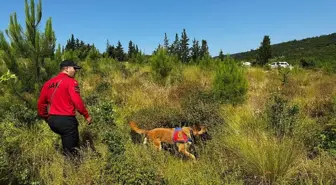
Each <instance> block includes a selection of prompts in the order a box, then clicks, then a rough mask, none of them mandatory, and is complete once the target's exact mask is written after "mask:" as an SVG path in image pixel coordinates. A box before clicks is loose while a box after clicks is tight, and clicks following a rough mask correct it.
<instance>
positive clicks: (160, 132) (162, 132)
mask: <svg viewBox="0 0 336 185" xmlns="http://www.w3.org/2000/svg"><path fill="white" fill-rule="evenodd" d="M129 124H130V127H131V129H132V130H134V131H135V132H136V133H138V134H144V135H145V136H146V137H145V140H144V144H146V143H147V139H148V140H149V141H150V142H151V143H153V144H154V146H155V147H156V149H157V150H158V151H160V150H161V148H162V146H161V143H162V142H163V143H169V144H176V145H177V147H178V151H179V152H181V153H183V154H184V155H185V156H187V157H189V158H191V159H194V160H195V159H196V158H195V156H194V155H193V154H191V153H189V152H188V151H187V150H188V149H189V146H190V145H191V140H192V134H193V135H194V136H200V135H202V134H204V133H206V128H205V127H203V126H202V127H201V130H197V128H196V127H182V128H181V130H175V128H155V129H152V130H144V129H140V128H138V126H137V124H136V123H135V122H134V121H130V123H129ZM175 131H177V132H178V133H176V132H175ZM174 134H175V135H174ZM175 136H176V137H175ZM177 137H180V138H185V140H183V141H176V140H175V141H174V138H177Z"/></svg>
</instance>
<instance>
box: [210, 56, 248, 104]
mask: <svg viewBox="0 0 336 185" xmlns="http://www.w3.org/2000/svg"><path fill="white" fill-rule="evenodd" d="M247 90H248V82H247V79H246V75H245V70H244V68H240V67H239V66H238V64H237V63H236V62H235V61H234V60H233V59H231V58H229V57H227V58H225V61H224V62H222V63H219V65H218V66H217V70H216V75H215V79H214V82H213V91H214V95H215V98H216V99H217V100H218V101H219V102H221V103H231V104H234V105H235V104H239V103H242V102H244V101H245V96H246V94H247Z"/></svg>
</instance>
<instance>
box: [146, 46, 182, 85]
mask: <svg viewBox="0 0 336 185" xmlns="http://www.w3.org/2000/svg"><path fill="white" fill-rule="evenodd" d="M150 62H151V67H152V77H153V78H154V80H155V81H157V82H159V83H164V82H165V81H166V78H167V77H168V75H169V74H170V72H171V71H172V70H173V67H174V64H176V63H177V60H176V58H175V57H174V56H169V55H168V54H167V50H165V49H163V48H161V49H159V50H158V52H157V53H156V54H154V55H153V56H152V57H151V59H150Z"/></svg>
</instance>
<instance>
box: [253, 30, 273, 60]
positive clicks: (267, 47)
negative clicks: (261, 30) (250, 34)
mask: <svg viewBox="0 0 336 185" xmlns="http://www.w3.org/2000/svg"><path fill="white" fill-rule="evenodd" d="M271 57H272V49H271V40H270V38H269V36H268V35H265V36H264V39H263V41H262V43H261V45H260V47H259V49H258V54H257V64H258V65H260V66H264V65H265V64H267V63H268V60H269V59H270V58H271Z"/></svg>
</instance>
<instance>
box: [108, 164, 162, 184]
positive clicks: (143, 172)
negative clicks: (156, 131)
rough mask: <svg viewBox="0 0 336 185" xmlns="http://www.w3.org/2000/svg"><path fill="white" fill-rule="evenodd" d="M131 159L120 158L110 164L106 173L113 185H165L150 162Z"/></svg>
mask: <svg viewBox="0 0 336 185" xmlns="http://www.w3.org/2000/svg"><path fill="white" fill-rule="evenodd" d="M131 159H133V160H130V159H128V158H122V159H120V161H116V162H114V161H113V162H111V164H112V165H111V166H110V167H108V168H107V171H108V172H109V173H110V174H111V177H112V182H113V184H163V185H164V184H167V182H166V180H165V179H164V177H163V175H162V174H160V172H159V171H158V170H157V169H156V168H155V166H153V163H152V162H151V161H146V162H142V161H140V162H135V161H134V159H136V158H131Z"/></svg>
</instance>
